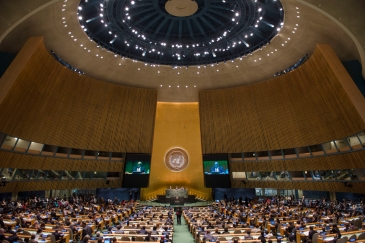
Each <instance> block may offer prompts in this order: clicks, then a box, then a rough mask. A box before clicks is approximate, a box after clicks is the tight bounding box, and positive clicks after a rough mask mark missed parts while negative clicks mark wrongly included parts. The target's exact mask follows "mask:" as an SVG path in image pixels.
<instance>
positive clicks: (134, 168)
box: [133, 161, 146, 174]
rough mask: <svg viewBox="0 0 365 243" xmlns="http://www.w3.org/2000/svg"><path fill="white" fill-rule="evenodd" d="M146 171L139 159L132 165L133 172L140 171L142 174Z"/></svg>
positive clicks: (137, 172)
mask: <svg viewBox="0 0 365 243" xmlns="http://www.w3.org/2000/svg"><path fill="white" fill-rule="evenodd" d="M145 172H146V171H145V168H144V166H143V165H142V162H141V161H139V162H138V163H137V166H134V167H133V173H134V174H139V173H141V174H144V173H145Z"/></svg>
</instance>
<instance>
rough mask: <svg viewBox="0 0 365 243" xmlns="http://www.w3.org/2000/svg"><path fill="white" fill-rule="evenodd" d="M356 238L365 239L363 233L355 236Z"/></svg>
mask: <svg viewBox="0 0 365 243" xmlns="http://www.w3.org/2000/svg"><path fill="white" fill-rule="evenodd" d="M357 239H358V240H364V239H365V233H361V234H360V235H359V237H357Z"/></svg>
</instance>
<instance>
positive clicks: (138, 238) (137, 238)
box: [136, 236, 144, 241]
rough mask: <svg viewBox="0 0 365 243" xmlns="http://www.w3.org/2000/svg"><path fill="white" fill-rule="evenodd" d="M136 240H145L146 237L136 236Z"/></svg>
mask: <svg viewBox="0 0 365 243" xmlns="http://www.w3.org/2000/svg"><path fill="white" fill-rule="evenodd" d="M136 241H144V238H143V237H141V236H137V237H136Z"/></svg>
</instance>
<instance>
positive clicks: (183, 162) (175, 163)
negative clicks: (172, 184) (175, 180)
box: [165, 148, 189, 172]
mask: <svg viewBox="0 0 365 243" xmlns="http://www.w3.org/2000/svg"><path fill="white" fill-rule="evenodd" d="M188 163H189V158H188V154H187V153H186V151H185V150H183V149H181V148H173V149H170V150H169V151H168V152H167V154H166V156H165V165H166V167H167V168H169V169H170V170H172V171H174V172H179V171H182V170H184V169H185V168H186V167H187V166H188Z"/></svg>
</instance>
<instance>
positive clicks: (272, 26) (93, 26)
mask: <svg viewBox="0 0 365 243" xmlns="http://www.w3.org/2000/svg"><path fill="white" fill-rule="evenodd" d="M78 18H79V22H80V25H81V27H82V29H83V30H84V31H85V32H86V34H87V35H88V36H89V37H90V38H91V39H92V40H94V41H95V42H96V43H98V45H100V46H102V47H103V48H105V49H107V50H110V51H112V52H114V53H116V54H118V55H121V56H123V57H128V58H131V59H135V60H139V61H143V62H145V63H149V64H151V63H153V64H164V65H172V66H189V65H200V64H210V63H217V62H223V61H227V60H232V59H235V58H237V57H241V56H244V55H247V54H249V53H252V52H253V51H254V50H256V49H258V48H262V47H263V46H265V45H267V44H268V43H270V40H271V39H272V38H273V37H274V36H275V35H277V34H278V32H279V31H280V29H281V27H282V25H283V18H284V11H283V7H282V5H281V3H280V1H279V0H195V1H191V0H168V1H167V0H143V1H141V0H107V1H104V0H82V1H81V2H80V4H79V7H78Z"/></svg>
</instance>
